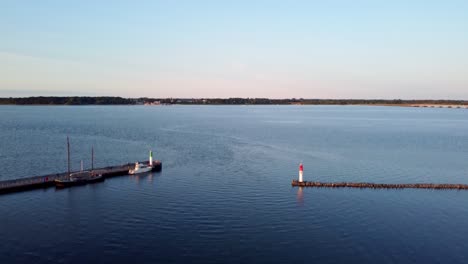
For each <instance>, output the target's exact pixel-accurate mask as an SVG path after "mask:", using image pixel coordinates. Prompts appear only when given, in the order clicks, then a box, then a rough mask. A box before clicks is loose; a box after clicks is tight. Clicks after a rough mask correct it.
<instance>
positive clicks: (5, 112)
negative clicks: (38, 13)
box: [0, 106, 468, 263]
mask: <svg viewBox="0 0 468 264" xmlns="http://www.w3.org/2000/svg"><path fill="white" fill-rule="evenodd" d="M67 136H69V137H70V141H71V151H72V166H73V169H79V167H80V161H81V160H83V161H84V163H85V166H89V165H90V152H91V147H92V146H94V149H95V157H96V161H95V163H96V166H107V165H113V164H120V163H127V162H133V161H136V160H144V159H146V158H147V152H148V150H149V149H153V151H154V153H155V156H156V158H157V159H160V160H162V162H163V170H162V172H161V173H153V174H147V175H140V176H137V177H135V176H123V177H118V178H112V179H108V180H106V181H105V182H103V183H98V184H94V185H87V186H83V187H76V188H71V189H66V190H55V189H54V188H49V189H45V190H42V189H41V190H34V191H28V192H21V193H14V194H8V195H1V196H0V241H1V245H0V263H51V262H54V263H129V262H133V263H220V262H223V263H305V262H306V263H314V262H315V263H352V262H354V263H467V262H468V239H466V234H468V206H467V201H468V191H434V190H359V189H312V188H309V189H299V188H292V187H291V180H292V179H293V178H296V177H297V169H298V164H299V162H301V161H302V162H303V163H304V170H305V179H306V180H319V181H370V182H384V183H410V182H433V183H438V182H441V183H442V182H443V183H467V184H468V110H466V109H427V108H398V107H364V106H161V107H144V106H77V107H74V106H63V107H62V106H50V107H49V106H0V168H2V169H1V172H0V180H3V179H11V178H17V177H28V176H34V175H41V174H47V173H55V172H62V171H66V137H67Z"/></svg>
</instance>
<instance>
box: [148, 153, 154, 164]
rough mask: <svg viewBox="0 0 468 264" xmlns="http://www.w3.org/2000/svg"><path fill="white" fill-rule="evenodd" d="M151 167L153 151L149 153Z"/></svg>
mask: <svg viewBox="0 0 468 264" xmlns="http://www.w3.org/2000/svg"><path fill="white" fill-rule="evenodd" d="M149 165H150V166H153V151H152V150H150V152H149Z"/></svg>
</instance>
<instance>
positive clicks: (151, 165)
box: [128, 150, 161, 175]
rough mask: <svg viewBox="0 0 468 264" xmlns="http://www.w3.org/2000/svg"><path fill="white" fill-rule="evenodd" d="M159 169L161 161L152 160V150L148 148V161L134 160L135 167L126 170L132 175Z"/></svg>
mask: <svg viewBox="0 0 468 264" xmlns="http://www.w3.org/2000/svg"><path fill="white" fill-rule="evenodd" d="M160 170H161V162H160V161H154V162H153V151H151V150H150V153H149V161H148V162H147V163H146V162H145V163H139V162H135V167H134V168H133V169H130V170H129V171H128V174H130V175H134V174H139V173H145V172H150V171H160Z"/></svg>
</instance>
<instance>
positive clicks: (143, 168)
mask: <svg viewBox="0 0 468 264" xmlns="http://www.w3.org/2000/svg"><path fill="white" fill-rule="evenodd" d="M152 170H153V166H149V165H145V164H141V163H138V162H136V163H135V168H134V169H133V170H129V171H128V174H130V175H134V174H138V173H145V172H149V171H152Z"/></svg>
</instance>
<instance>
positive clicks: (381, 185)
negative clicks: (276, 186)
mask: <svg viewBox="0 0 468 264" xmlns="http://www.w3.org/2000/svg"><path fill="white" fill-rule="evenodd" d="M291 185H292V186H293V187H316V188H361V189H362V188H370V189H408V188H412V189H434V190H468V184H444V183H442V184H439V183H370V182H313V181H303V182H299V181H298V180H293V181H292V183H291Z"/></svg>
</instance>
